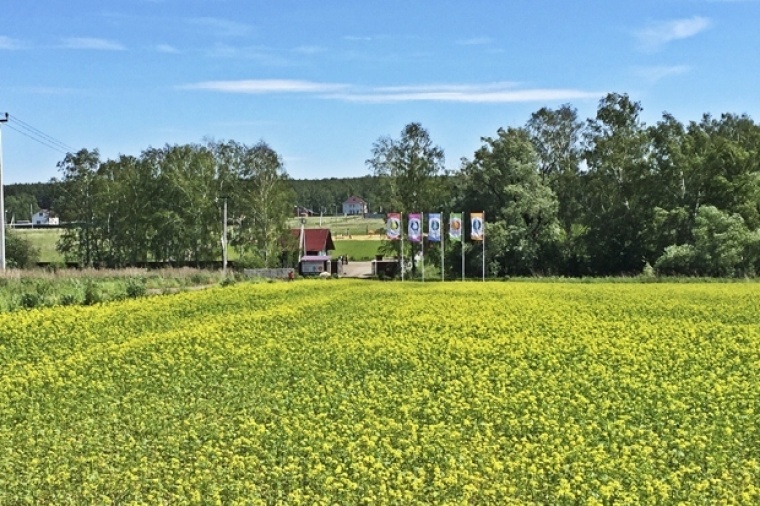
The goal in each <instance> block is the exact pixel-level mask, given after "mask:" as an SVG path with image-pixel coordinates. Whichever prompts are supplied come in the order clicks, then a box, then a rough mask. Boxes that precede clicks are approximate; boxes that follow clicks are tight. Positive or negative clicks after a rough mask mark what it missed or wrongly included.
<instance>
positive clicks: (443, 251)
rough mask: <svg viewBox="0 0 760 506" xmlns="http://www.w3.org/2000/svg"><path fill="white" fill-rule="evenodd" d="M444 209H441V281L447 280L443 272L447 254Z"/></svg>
mask: <svg viewBox="0 0 760 506" xmlns="http://www.w3.org/2000/svg"><path fill="white" fill-rule="evenodd" d="M443 223H444V221H443V211H441V227H440V228H441V281H446V277H445V275H444V274H443V257H444V256H445V255H446V248H445V247H444V236H445V235H446V234H445V233H444V230H443Z"/></svg>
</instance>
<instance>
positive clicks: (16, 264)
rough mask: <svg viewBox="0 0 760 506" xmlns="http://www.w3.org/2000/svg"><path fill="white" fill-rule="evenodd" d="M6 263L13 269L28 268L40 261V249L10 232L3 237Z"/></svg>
mask: <svg viewBox="0 0 760 506" xmlns="http://www.w3.org/2000/svg"><path fill="white" fill-rule="evenodd" d="M5 259H6V265H7V266H8V267H10V268H15V269H29V268H31V267H34V266H35V265H36V264H37V262H39V261H40V250H39V249H37V248H35V247H34V246H33V245H32V243H31V242H29V241H27V240H26V239H24V238H22V237H19V236H18V235H17V234H15V233H13V232H10V231H9V233H8V234H6V237H5Z"/></svg>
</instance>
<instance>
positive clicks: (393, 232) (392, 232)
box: [385, 213, 401, 241]
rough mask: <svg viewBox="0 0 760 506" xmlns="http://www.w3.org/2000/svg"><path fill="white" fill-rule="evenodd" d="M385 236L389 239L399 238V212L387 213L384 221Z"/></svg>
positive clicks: (396, 239)
mask: <svg viewBox="0 0 760 506" xmlns="http://www.w3.org/2000/svg"><path fill="white" fill-rule="evenodd" d="M385 236H386V237H387V238H388V240H390V241H398V240H399V239H401V213H388V215H387V218H386V222H385Z"/></svg>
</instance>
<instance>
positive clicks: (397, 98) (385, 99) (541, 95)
mask: <svg viewBox="0 0 760 506" xmlns="http://www.w3.org/2000/svg"><path fill="white" fill-rule="evenodd" d="M434 88H435V89H431V90H428V91H425V90H419V91H416V92H407V93H383V92H374V93H349V94H334V95H332V96H331V97H330V98H335V99H340V100H345V101H348V102H367V103H399V102H459V103H469V104H504V103H518V102H545V101H564V100H574V99H575V100H580V99H589V98H594V99H597V98H599V97H600V96H602V95H603V93H601V92H589V91H582V90H574V89H563V88H533V89H503V90H492V89H483V90H478V89H477V88H475V87H473V88H472V89H470V90H462V89H457V88H452V89H450V90H446V89H440V87H439V86H435V87H434Z"/></svg>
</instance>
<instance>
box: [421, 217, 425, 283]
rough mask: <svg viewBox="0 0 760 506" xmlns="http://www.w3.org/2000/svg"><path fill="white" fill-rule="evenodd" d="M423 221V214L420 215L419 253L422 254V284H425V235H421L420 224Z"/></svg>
mask: <svg viewBox="0 0 760 506" xmlns="http://www.w3.org/2000/svg"><path fill="white" fill-rule="evenodd" d="M424 221H425V213H420V252H421V253H422V266H421V267H422V282H423V283H424V282H425V234H423V233H422V231H423V230H424V228H423V227H422V224H423V223H424Z"/></svg>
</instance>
